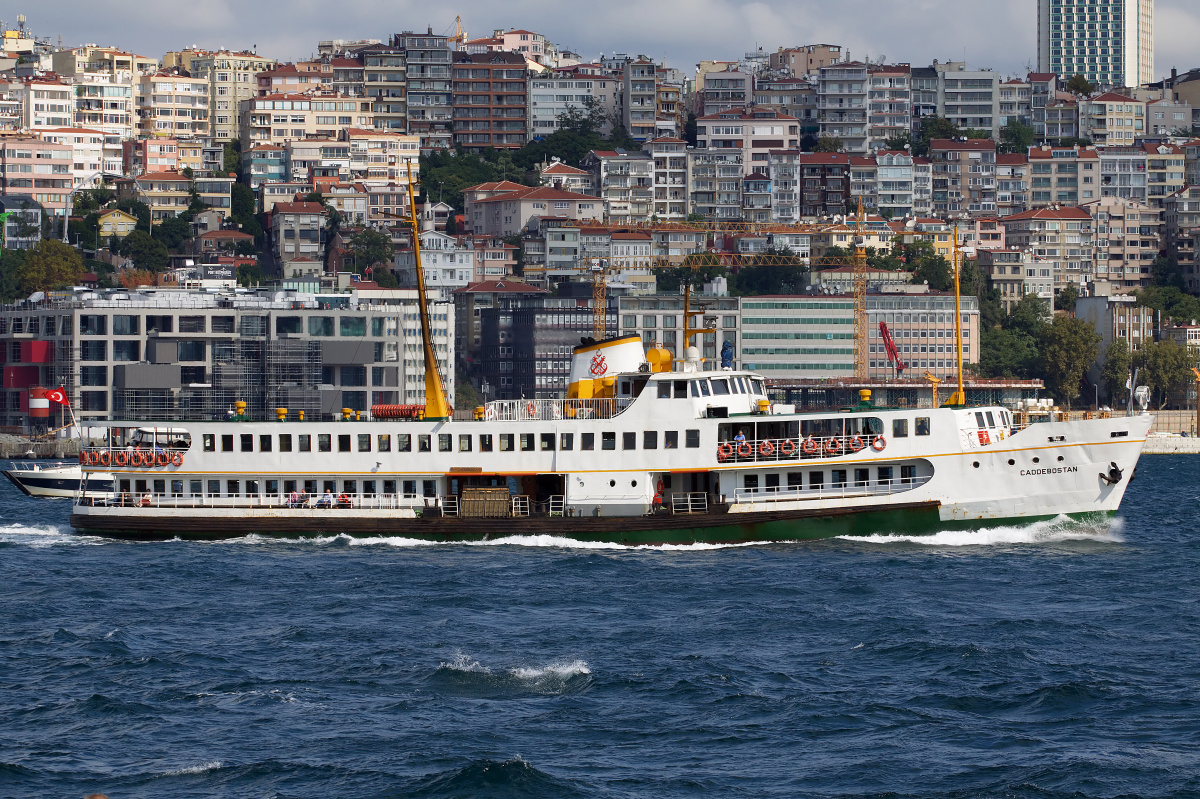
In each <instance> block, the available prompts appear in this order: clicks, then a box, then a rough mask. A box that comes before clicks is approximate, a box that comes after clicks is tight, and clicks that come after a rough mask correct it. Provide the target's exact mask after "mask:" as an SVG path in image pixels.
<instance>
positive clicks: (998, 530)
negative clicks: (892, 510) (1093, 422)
mask: <svg viewBox="0 0 1200 799" xmlns="http://www.w3.org/2000/svg"><path fill="white" fill-rule="evenodd" d="M1123 527H1124V524H1123V522H1122V520H1121V519H1111V520H1107V521H1104V522H1101V523H1098V524H1097V523H1087V522H1078V521H1075V520H1074V519H1071V518H1069V517H1067V516H1059V517H1057V518H1055V519H1050V520H1047V521H1041V522H1033V523H1031V524H1026V525H1019V526H1007V525H1006V526H999V527H983V528H979V529H976V530H941V531H939V532H936V533H930V534H929V535H891V534H877V535H864V536H849V535H847V536H838V537H839V538H840V539H842V540H844V541H858V542H861V543H868V544H920V545H922V546H928V547H986V546H1014V545H1020V544H1031V545H1044V544H1059V543H1067V542H1073V541H1099V542H1102V543H1107V544H1120V543H1123V542H1124V541H1125V538H1124V536H1123V535H1121V530H1122V529H1123Z"/></svg>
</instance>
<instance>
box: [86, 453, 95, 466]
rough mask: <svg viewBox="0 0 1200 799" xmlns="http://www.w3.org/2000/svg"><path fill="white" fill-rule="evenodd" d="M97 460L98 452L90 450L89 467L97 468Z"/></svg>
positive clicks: (88, 456) (88, 454) (88, 455)
mask: <svg viewBox="0 0 1200 799" xmlns="http://www.w3.org/2000/svg"><path fill="white" fill-rule="evenodd" d="M97 460H98V458H97V455H96V451H95V450H92V449H89V450H88V453H87V465H88V466H95V465H96V462H97Z"/></svg>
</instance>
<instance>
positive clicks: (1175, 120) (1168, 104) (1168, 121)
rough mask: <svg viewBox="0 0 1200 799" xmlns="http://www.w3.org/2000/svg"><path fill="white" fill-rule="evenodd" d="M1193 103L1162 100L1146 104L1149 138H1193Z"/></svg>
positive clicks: (1149, 101) (1168, 99)
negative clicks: (1183, 136)
mask: <svg viewBox="0 0 1200 799" xmlns="http://www.w3.org/2000/svg"><path fill="white" fill-rule="evenodd" d="M1194 112H1195V109H1194V108H1192V105H1191V103H1187V102H1184V101H1183V100H1176V99H1170V98H1161V99H1155V100H1148V101H1147V102H1146V133H1147V135H1149V136H1175V135H1177V134H1179V133H1186V135H1188V136H1191V132H1192V130H1193V122H1192V119H1193V114H1194Z"/></svg>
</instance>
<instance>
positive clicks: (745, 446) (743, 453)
mask: <svg viewBox="0 0 1200 799" xmlns="http://www.w3.org/2000/svg"><path fill="white" fill-rule="evenodd" d="M737 452H738V457H740V458H749V457H750V456H751V455H753V454H754V447H752V446H750V442H749V441H743V442H742V443H741V444H739V445H738V450H737Z"/></svg>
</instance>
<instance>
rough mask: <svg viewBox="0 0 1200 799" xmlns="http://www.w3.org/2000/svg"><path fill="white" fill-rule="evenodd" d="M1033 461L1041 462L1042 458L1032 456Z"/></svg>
mask: <svg viewBox="0 0 1200 799" xmlns="http://www.w3.org/2000/svg"><path fill="white" fill-rule="evenodd" d="M1033 462H1034V463H1041V462H1042V459H1041V458H1034V459H1033Z"/></svg>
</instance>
